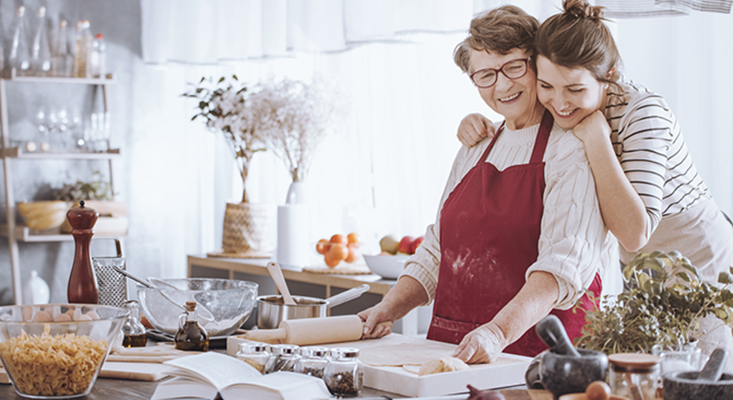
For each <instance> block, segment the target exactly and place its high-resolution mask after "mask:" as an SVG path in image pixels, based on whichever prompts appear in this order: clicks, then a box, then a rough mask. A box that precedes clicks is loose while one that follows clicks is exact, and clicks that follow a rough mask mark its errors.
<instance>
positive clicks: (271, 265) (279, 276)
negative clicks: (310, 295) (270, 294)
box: [267, 261, 296, 306]
mask: <svg viewBox="0 0 733 400" xmlns="http://www.w3.org/2000/svg"><path fill="white" fill-rule="evenodd" d="M267 272H269V273H270V276H271V277H272V280H273V281H275V286H277V290H279V291H280V294H282V296H283V301H285V304H286V305H289V306H294V305H295V304H296V303H295V300H293V296H291V295H290V290H288V285H287V284H286V283H285V277H284V276H283V271H282V269H280V266H279V265H278V264H277V263H276V262H273V261H270V262H268V263H267Z"/></svg>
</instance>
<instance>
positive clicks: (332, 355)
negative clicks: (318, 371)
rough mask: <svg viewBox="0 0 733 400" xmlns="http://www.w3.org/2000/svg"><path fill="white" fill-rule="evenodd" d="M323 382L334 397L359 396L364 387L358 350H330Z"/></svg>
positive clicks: (362, 368)
mask: <svg viewBox="0 0 733 400" xmlns="http://www.w3.org/2000/svg"><path fill="white" fill-rule="evenodd" d="M323 380H324V381H325V382H326V386H327V387H328V390H329V391H331V393H332V394H334V395H337V396H346V397H351V396H357V395H359V392H361V389H362V388H363V387H364V366H363V365H362V363H361V361H359V349H354V348H336V349H331V350H330V351H329V359H328V364H326V368H325V370H324V371H323Z"/></svg>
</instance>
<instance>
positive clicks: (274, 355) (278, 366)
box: [265, 344, 299, 374]
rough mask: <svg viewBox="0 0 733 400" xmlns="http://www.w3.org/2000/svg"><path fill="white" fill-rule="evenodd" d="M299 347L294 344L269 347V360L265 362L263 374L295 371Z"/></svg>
mask: <svg viewBox="0 0 733 400" xmlns="http://www.w3.org/2000/svg"><path fill="white" fill-rule="evenodd" d="M298 349H299V347H298V346H296V345H294V344H275V345H272V346H270V353H271V355H270V358H269V359H268V360H267V367H266V368H265V372H267V373H268V374H271V373H273V372H277V371H290V372H293V371H294V370H295V363H296V362H297V361H298V357H299V356H298Z"/></svg>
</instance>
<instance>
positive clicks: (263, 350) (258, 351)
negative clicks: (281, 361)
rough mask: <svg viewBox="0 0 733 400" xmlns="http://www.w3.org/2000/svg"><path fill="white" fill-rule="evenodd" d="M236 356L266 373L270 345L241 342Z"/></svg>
mask: <svg viewBox="0 0 733 400" xmlns="http://www.w3.org/2000/svg"><path fill="white" fill-rule="evenodd" d="M236 357H237V358H238V359H240V360H242V361H244V362H246V363H247V364H249V365H251V366H252V367H254V369H256V370H257V371H260V373H261V374H264V373H265V367H266V366H267V360H269V359H270V350H269V346H268V345H267V344H266V343H241V344H240V345H239V351H238V352H237V355H236Z"/></svg>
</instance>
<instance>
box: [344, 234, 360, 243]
mask: <svg viewBox="0 0 733 400" xmlns="http://www.w3.org/2000/svg"><path fill="white" fill-rule="evenodd" d="M346 241H347V242H349V243H360V242H361V237H360V236H359V234H358V233H356V232H351V233H349V234H348V235H346Z"/></svg>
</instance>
